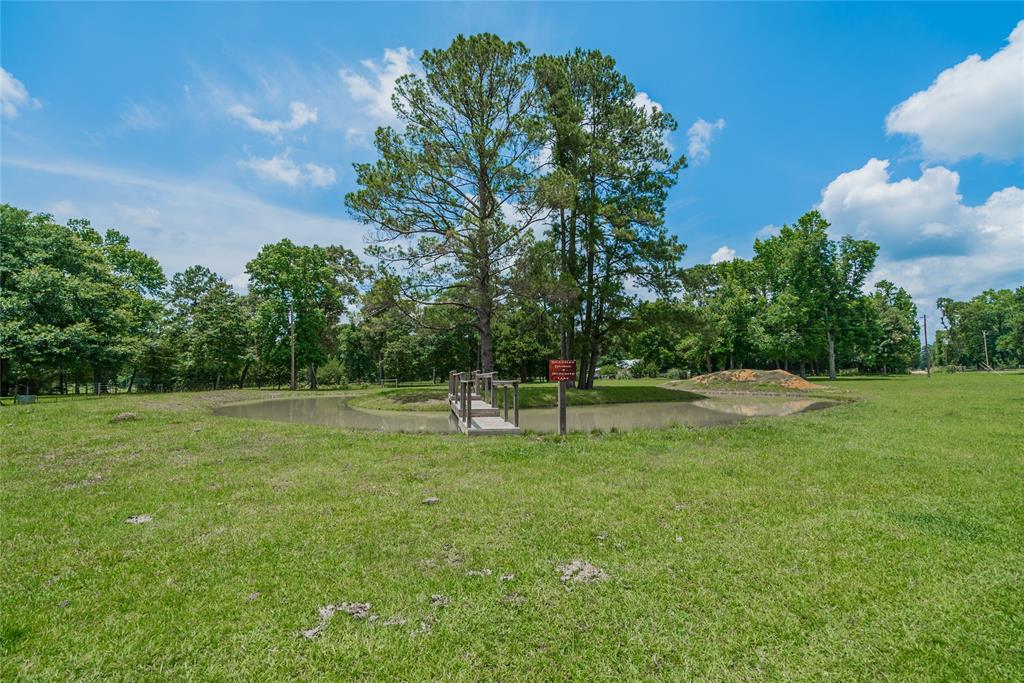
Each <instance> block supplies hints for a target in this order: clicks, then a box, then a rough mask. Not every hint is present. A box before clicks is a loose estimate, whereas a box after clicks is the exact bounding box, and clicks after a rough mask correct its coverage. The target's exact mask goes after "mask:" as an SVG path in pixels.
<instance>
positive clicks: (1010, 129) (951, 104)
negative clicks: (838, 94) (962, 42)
mask: <svg viewBox="0 0 1024 683" xmlns="http://www.w3.org/2000/svg"><path fill="white" fill-rule="evenodd" d="M885 127H886V130H887V131H888V132H889V133H903V134H906V135H912V136H915V137H916V138H917V140H918V142H919V144H920V148H921V153H922V154H923V155H924V156H925V157H926V158H927V159H932V160H942V161H950V162H952V161H958V160H960V159H963V158H966V157H970V156H974V155H976V154H980V155H982V156H985V157H988V158H991V159H1012V158H1015V157H1020V156H1022V155H1024V21H1020V22H1019V23H1018V24H1017V26H1016V27H1015V28H1014V29H1013V32H1012V33H1010V36H1009V38H1008V44H1007V45H1006V47H1004V48H1003V49H1001V50H999V51H998V52H996V53H995V54H994V55H992V56H991V57H989V58H988V59H983V58H982V57H981V56H980V55H971V56H969V57H968V58H967V59H965V60H964V61H962V62H960V63H959V64H957V65H956V66H953V67H951V68H949V69H946V70H945V71H943V72H942V73H940V74H939V75H938V77H937V78H936V79H935V81H934V82H933V83H932V84H931V85H930V86H928V89H927V90H922V91H920V92H917V93H914V94H913V95H912V96H911V97H910V98H908V99H907V100H905V101H904V102H901V103H900V104H898V105H896V107H895V108H893V110H892V111H891V112H890V113H889V116H888V117H887V118H886V120H885Z"/></svg>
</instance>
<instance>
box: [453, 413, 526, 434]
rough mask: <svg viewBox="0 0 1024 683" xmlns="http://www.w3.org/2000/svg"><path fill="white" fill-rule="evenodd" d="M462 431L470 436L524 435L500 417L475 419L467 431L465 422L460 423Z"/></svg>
mask: <svg viewBox="0 0 1024 683" xmlns="http://www.w3.org/2000/svg"><path fill="white" fill-rule="evenodd" d="M459 426H460V428H461V429H462V431H463V432H464V433H466V434H468V435H469V436H501V435H502V434H522V433H523V430H521V429H520V428H519V427H516V426H515V425H514V424H512V423H511V422H506V421H505V420H504V419H502V418H500V417H480V418H477V417H474V418H473V419H472V423H471V424H470V426H469V431H468V432H467V431H466V424H465V422H460V423H459Z"/></svg>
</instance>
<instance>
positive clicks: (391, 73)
mask: <svg viewBox="0 0 1024 683" xmlns="http://www.w3.org/2000/svg"><path fill="white" fill-rule="evenodd" d="M360 63H361V64H362V65H363V68H365V69H366V71H368V72H369V77H367V76H363V75H361V74H358V73H355V72H354V71H351V70H349V69H341V70H340V71H339V72H338V75H339V76H340V77H341V80H342V82H343V83H344V84H345V87H346V88H347V89H348V93H349V96H351V97H352V99H353V100H355V101H356V102H362V103H364V105H365V108H366V113H367V114H369V115H370V116H371V117H372V118H374V119H377V120H379V121H382V122H391V121H394V120H395V110H394V109H393V108H392V107H391V96H392V95H393V94H394V92H395V83H396V82H397V81H398V79H399V78H401V77H402V76H405V75H406V74H411V73H419V72H420V68H419V60H417V59H416V54H415V53H414V52H413V51H412V50H410V49H409V48H407V47H399V48H396V49H390V48H388V49H386V50H384V59H383V60H382V61H380V62H376V61H374V60H372V59H364V60H363V61H362V62H360Z"/></svg>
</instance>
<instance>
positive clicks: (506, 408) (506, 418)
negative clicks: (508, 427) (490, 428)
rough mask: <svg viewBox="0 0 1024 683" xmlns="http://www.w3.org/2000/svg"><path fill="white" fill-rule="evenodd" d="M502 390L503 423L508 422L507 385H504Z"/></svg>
mask: <svg viewBox="0 0 1024 683" xmlns="http://www.w3.org/2000/svg"><path fill="white" fill-rule="evenodd" d="M504 390H505V391H504V396H503V399H504V400H503V401H502V403H504V404H505V422H508V385H507V384H506V385H505V387H504Z"/></svg>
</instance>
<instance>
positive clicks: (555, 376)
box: [548, 360, 576, 382]
mask: <svg viewBox="0 0 1024 683" xmlns="http://www.w3.org/2000/svg"><path fill="white" fill-rule="evenodd" d="M575 380H576V361H574V360H549V361H548V381H549V382H573V381H575Z"/></svg>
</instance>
